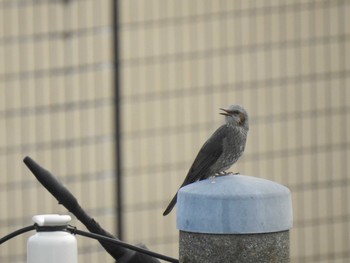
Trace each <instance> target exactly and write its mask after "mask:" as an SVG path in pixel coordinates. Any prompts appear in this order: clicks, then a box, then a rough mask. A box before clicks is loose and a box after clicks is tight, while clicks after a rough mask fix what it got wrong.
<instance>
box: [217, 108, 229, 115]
mask: <svg viewBox="0 0 350 263" xmlns="http://www.w3.org/2000/svg"><path fill="white" fill-rule="evenodd" d="M220 110H222V111H224V112H220V113H219V114H221V115H225V116H231V115H232V113H231V112H230V111H229V110H226V109H223V108H220Z"/></svg>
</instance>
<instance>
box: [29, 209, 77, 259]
mask: <svg viewBox="0 0 350 263" xmlns="http://www.w3.org/2000/svg"><path fill="white" fill-rule="evenodd" d="M70 220H71V217H70V216H69V215H37V216H34V217H33V221H34V222H35V223H36V224H37V225H38V226H39V227H40V231H38V232H37V233H36V234H34V235H33V236H31V237H30V238H29V239H28V242H27V263H48V262H50V263H77V262H78V248H77V240H76V238H75V236H74V235H72V234H70V233H68V232H66V231H64V228H65V227H66V226H67V224H68V222H69V221H70Z"/></svg>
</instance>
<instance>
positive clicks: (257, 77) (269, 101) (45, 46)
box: [0, 0, 350, 263]
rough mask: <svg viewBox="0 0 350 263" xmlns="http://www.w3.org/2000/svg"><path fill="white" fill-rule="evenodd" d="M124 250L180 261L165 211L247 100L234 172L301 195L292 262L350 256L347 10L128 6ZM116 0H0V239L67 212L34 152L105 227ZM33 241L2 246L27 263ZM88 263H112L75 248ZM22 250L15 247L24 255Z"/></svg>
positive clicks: (317, 4)
mask: <svg viewBox="0 0 350 263" xmlns="http://www.w3.org/2000/svg"><path fill="white" fill-rule="evenodd" d="M118 4H119V10H118V12H119V15H120V17H119V21H120V25H119V39H120V64H119V66H120V77H121V79H120V84H121V94H120V95H121V97H120V98H121V105H120V107H121V109H122V112H121V113H122V115H121V121H122V122H121V124H122V126H121V128H122V131H121V137H122V153H123V156H122V160H123V165H122V174H123V176H124V178H123V182H124V185H123V186H122V189H123V195H124V204H123V205H124V206H123V211H124V214H123V225H124V228H123V230H124V236H125V241H128V242H131V243H137V242H143V243H145V244H147V246H148V247H150V248H151V249H153V250H156V251H158V252H162V253H165V254H168V255H171V256H174V257H177V256H178V251H177V247H178V234H177V230H176V225H175V213H174V212H173V213H172V214H171V215H170V216H168V217H165V218H164V217H163V216H162V212H163V210H164V208H165V207H166V205H167V203H168V202H169V201H170V199H171V197H172V196H173V194H174V193H175V191H176V190H177V188H178V186H179V185H180V183H181V182H182V180H183V178H184V177H185V175H186V173H187V169H188V168H189V166H190V165H191V162H192V161H193V159H194V157H195V155H196V154H197V152H198V150H199V148H200V147H201V145H202V144H203V142H204V141H205V140H206V138H207V137H209V136H210V135H211V133H212V132H213V131H214V130H215V129H216V128H217V126H218V125H220V123H222V121H223V120H222V116H220V115H219V114H218V113H219V108H220V107H226V106H228V105H230V104H232V103H239V104H242V105H244V106H245V108H246V109H247V111H248V113H249V115H250V131H249V138H248V142H247V148H246V152H245V155H244V157H243V158H242V159H241V160H240V162H239V163H237V165H235V166H234V167H233V168H232V171H234V172H236V171H239V172H241V173H242V174H247V175H252V176H258V177H263V178H267V179H271V180H275V181H277V182H280V183H282V184H285V185H287V186H288V187H289V188H291V190H292V192H293V202H294V216H295V226H294V229H293V230H292V232H291V256H292V262H298V263H300V262H308V263H310V262H315V263H316V262H317V263H318V262H336V263H338V262H348V261H349V259H350V253H349V249H348V248H349V246H350V228H349V227H350V225H349V224H350V219H349V218H350V206H349V194H348V192H349V189H350V179H349V161H348V160H349V157H348V153H349V150H350V141H349V140H350V139H349V136H348V133H349V121H350V117H349V116H350V114H349V113H350V99H349V98H350V95H349V92H350V91H349V89H348V87H347V86H348V85H349V76H350V64H349V61H350V53H349V51H348V50H349V47H350V37H349V36H350V27H349V26H347V25H349V24H350V20H349V19H350V2H347V1H341V0H335V1H325V0H318V1H316V0H304V1H302V0H298V1H273V0H269V1H243V0H242V1H240V0H230V1H228V0H227V1H224V0H220V1H209V0H207V1H205V0H201V1H199V0H193V1H185V0H177V1H171V0H166V1H162V0H147V1H136V0H120V1H118ZM111 8H112V1H96V0H71V1H49V0H47V1H45V0H42V1H25V2H24V1H19V0H13V1H10V0H3V1H0V101H1V102H0V209H1V210H0V211H2V212H1V217H0V235H4V234H6V233H8V232H9V231H10V230H14V229H16V228H18V227H20V226H23V225H27V224H28V223H29V222H30V217H31V216H32V215H33V214H37V213H49V212H64V211H65V210H64V209H62V208H60V207H59V206H58V205H57V204H56V202H55V201H54V200H53V198H51V196H49V194H48V193H47V192H46V191H45V190H43V189H42V188H41V187H40V186H38V183H36V182H35V180H34V178H33V177H32V176H31V175H30V173H29V172H28V171H27V170H26V168H24V166H23V165H22V164H21V160H22V158H23V157H24V156H25V155H31V156H33V157H34V158H35V159H36V160H37V161H39V162H40V163H41V164H42V165H44V166H45V167H47V168H48V169H50V170H52V171H53V172H54V173H55V174H56V175H58V176H60V178H61V179H62V180H63V181H64V182H65V184H66V185H67V186H68V187H69V188H70V189H72V191H73V192H74V193H75V194H76V195H77V197H78V198H79V200H80V201H81V203H82V205H83V206H84V207H87V208H88V211H89V212H90V213H91V214H92V215H93V216H94V217H96V219H98V220H99V221H100V222H101V223H102V225H104V226H105V227H106V228H107V229H109V230H110V231H111V232H113V231H115V228H114V227H115V225H116V223H115V220H116V217H115V215H114V210H113V209H114V207H115V200H114V196H115V193H114V190H115V188H114V174H115V173H114V171H115V163H114V160H115V158H114V123H113V121H114V106H115V105H114V103H113V96H114V94H113V84H112V80H113V54H112V47H111V45H112V33H113V30H112V25H113V24H112V19H111V15H112V10H111ZM25 240H26V237H23V238H19V239H17V241H11V242H10V243H8V244H6V245H5V246H1V248H0V261H1V262H14V261H16V262H21V260H22V262H24V260H23V259H24V252H25V250H24V249H25V248H24V246H25ZM79 243H80V244H81V249H80V260H81V261H82V262H100V261H103V262H113V260H112V259H110V257H109V256H108V255H106V254H105V253H103V252H100V251H101V249H100V247H99V245H98V244H96V243H95V242H94V241H87V240H85V239H80V240H79ZM18 251H19V252H18Z"/></svg>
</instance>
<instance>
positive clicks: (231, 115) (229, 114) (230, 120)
mask: <svg viewBox="0 0 350 263" xmlns="http://www.w3.org/2000/svg"><path fill="white" fill-rule="evenodd" d="M220 110H222V111H224V112H220V114H221V115H224V116H225V121H226V124H228V125H232V126H240V127H243V128H245V129H247V130H248V129H249V124H248V114H247V112H246V110H245V109H244V108H243V107H242V106H240V105H231V106H230V107H228V109H222V108H220Z"/></svg>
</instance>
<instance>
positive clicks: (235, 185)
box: [177, 175, 293, 263]
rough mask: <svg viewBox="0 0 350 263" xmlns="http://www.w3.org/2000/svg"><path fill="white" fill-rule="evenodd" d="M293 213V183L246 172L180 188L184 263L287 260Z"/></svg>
mask: <svg viewBox="0 0 350 263" xmlns="http://www.w3.org/2000/svg"><path fill="white" fill-rule="evenodd" d="M292 223H293V213H292V201H291V194H290V191H289V189H288V188H286V187H284V186H282V185H280V184H277V183H275V182H272V181H268V180H265V179H260V178H255V177H251V176H244V175H227V176H221V177H216V178H209V179H207V180H203V181H200V182H197V183H194V184H190V185H187V186H185V187H183V188H181V189H180V191H179V194H178V199H177V228H178V229H179V230H180V262H182V263H197V262H198V263H206V262H208V263H215V262H218V263H225V262H230V263H234V262H237V263H248V262H249V263H250V262H251V263H265V262H266V263H274V262H276V263H286V262H290V257H289V229H291V228H292Z"/></svg>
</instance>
